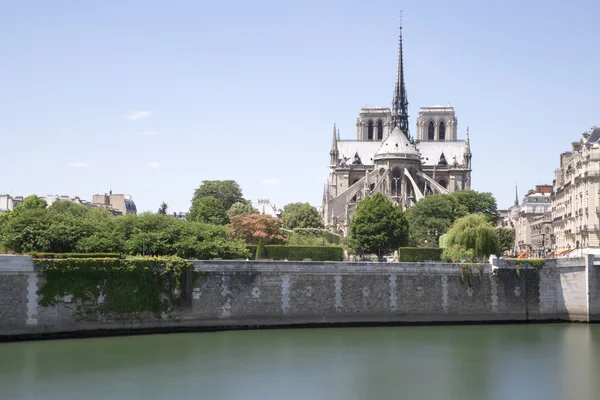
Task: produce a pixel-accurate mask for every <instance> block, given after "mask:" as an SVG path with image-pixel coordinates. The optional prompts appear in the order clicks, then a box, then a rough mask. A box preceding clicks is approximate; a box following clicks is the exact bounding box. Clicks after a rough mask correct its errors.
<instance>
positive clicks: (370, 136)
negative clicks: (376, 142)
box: [367, 121, 373, 140]
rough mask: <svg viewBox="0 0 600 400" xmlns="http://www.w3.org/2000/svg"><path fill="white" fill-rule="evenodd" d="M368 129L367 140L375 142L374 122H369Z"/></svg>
mask: <svg viewBox="0 0 600 400" xmlns="http://www.w3.org/2000/svg"><path fill="white" fill-rule="evenodd" d="M367 129H368V131H367V135H368V136H367V139H369V140H373V121H369V127H368V128H367Z"/></svg>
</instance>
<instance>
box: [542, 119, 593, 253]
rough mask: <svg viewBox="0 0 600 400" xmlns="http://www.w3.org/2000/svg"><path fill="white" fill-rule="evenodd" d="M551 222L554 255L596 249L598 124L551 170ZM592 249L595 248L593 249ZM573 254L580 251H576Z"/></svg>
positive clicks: (572, 146)
mask: <svg viewBox="0 0 600 400" xmlns="http://www.w3.org/2000/svg"><path fill="white" fill-rule="evenodd" d="M551 204H552V225H553V229H554V235H555V245H554V250H555V252H556V255H557V256H561V255H565V254H566V253H569V252H574V250H584V249H585V250H586V251H585V252H587V253H589V252H594V253H595V252H598V251H597V249H599V248H600V219H599V218H598V217H599V214H600V126H595V127H593V128H592V129H591V130H590V131H588V132H586V133H584V134H583V137H582V139H580V140H579V141H577V142H573V143H572V144H571V151H566V152H564V153H562V154H561V155H560V167H559V168H558V169H556V170H555V171H554V183H553V192H552V196H551ZM593 249H596V250H593ZM575 253H578V254H579V253H582V252H581V251H576V252H575Z"/></svg>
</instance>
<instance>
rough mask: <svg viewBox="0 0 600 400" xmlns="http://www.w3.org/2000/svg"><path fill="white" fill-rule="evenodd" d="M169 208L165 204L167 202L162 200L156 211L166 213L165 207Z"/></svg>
mask: <svg viewBox="0 0 600 400" xmlns="http://www.w3.org/2000/svg"><path fill="white" fill-rule="evenodd" d="M168 208H169V206H168V205H167V203H165V202H164V201H163V202H162V203H161V204H160V207H158V213H159V214H166V213H167V209H168Z"/></svg>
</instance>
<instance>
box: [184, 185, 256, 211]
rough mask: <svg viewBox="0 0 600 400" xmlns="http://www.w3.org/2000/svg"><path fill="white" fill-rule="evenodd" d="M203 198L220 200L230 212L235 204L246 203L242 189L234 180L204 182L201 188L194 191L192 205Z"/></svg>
mask: <svg viewBox="0 0 600 400" xmlns="http://www.w3.org/2000/svg"><path fill="white" fill-rule="evenodd" d="M202 197H214V198H215V199H217V200H219V202H220V203H221V205H222V206H223V208H224V209H225V210H229V209H230V208H231V206H232V205H234V204H235V203H238V202H244V196H243V195H242V189H240V186H239V185H238V184H237V182H236V181H232V180H227V181H202V184H201V185H200V187H199V188H198V189H196V190H195V191H194V197H193V198H192V204H193V202H194V201H195V200H197V199H200V198H202Z"/></svg>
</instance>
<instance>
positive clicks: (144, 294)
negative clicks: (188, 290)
mask: <svg viewBox="0 0 600 400" xmlns="http://www.w3.org/2000/svg"><path fill="white" fill-rule="evenodd" d="M35 263H36V265H37V266H39V267H41V273H42V275H43V276H44V278H45V283H44V284H43V285H42V286H41V288H40V289H39V290H38V294H39V295H40V296H41V299H40V301H39V303H40V305H42V306H45V307H48V306H55V305H57V304H58V303H60V302H63V300H64V297H65V296H72V299H71V300H70V301H69V302H65V303H64V305H65V307H68V308H72V310H73V313H74V315H75V317H76V318H77V319H78V320H83V321H118V322H126V321H137V320H142V319H145V318H149V317H150V318H152V317H153V318H159V319H174V315H173V311H174V310H175V308H176V307H178V306H181V305H182V303H183V301H184V298H185V277H186V274H187V272H188V271H190V270H191V269H192V264H191V263H190V262H189V261H187V260H184V259H182V258H179V257H132V258H126V259H114V258H113V259H111V258H91V259H90V258H88V259H82V258H76V259H75V258H67V259H54V260H49V259H41V260H35Z"/></svg>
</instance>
